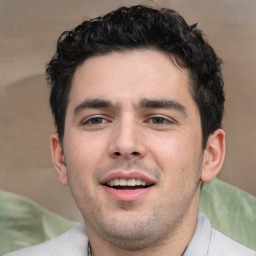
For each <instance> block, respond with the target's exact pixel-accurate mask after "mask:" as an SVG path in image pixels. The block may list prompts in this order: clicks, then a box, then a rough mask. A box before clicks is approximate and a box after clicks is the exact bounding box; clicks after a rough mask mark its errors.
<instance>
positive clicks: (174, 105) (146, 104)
mask: <svg viewBox="0 0 256 256" xmlns="http://www.w3.org/2000/svg"><path fill="white" fill-rule="evenodd" d="M138 107H139V108H140V109H161V108H162V109H174V110H176V111H179V112H181V113H182V114H183V115H186V108H185V107H184V106H183V105H181V104H180V103H178V102H177V101H175V100H170V99H147V98H144V99H142V100H140V101H139V103H138ZM90 108H94V109H97V108H98V109H99V108H114V105H113V103H111V101H109V100H104V99H97V98H96V99H86V100H84V101H83V102H81V103H80V104H79V105H77V106H76V107H75V109H74V115H77V114H78V113H79V112H80V111H82V110H84V109H90Z"/></svg>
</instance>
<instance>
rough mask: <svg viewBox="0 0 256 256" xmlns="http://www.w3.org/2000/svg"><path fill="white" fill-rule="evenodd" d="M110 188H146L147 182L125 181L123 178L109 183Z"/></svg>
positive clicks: (138, 180)
mask: <svg viewBox="0 0 256 256" xmlns="http://www.w3.org/2000/svg"><path fill="white" fill-rule="evenodd" d="M107 185H108V186H110V187H127V186H128V187H138V186H139V187H145V186H146V181H143V180H141V179H134V178H133V179H128V180H127V179H123V178H115V179H113V180H110V181H109V182H108V183H107Z"/></svg>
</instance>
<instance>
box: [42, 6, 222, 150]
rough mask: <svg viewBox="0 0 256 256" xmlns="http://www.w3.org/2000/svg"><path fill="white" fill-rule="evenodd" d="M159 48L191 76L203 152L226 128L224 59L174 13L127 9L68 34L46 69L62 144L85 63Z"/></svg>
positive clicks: (198, 32) (119, 10)
mask: <svg viewBox="0 0 256 256" xmlns="http://www.w3.org/2000/svg"><path fill="white" fill-rule="evenodd" d="M133 49H154V50H157V51H160V52H163V53H165V54H166V55H167V56H169V57H170V58H171V59H173V60H174V61H175V63H176V64H177V65H178V66H180V67H181V68H185V69H187V70H188V72H189V75H190V85H191V87H190V92H191V95H192V96H193V99H194V100H195V102H196V104H197V107H198V109H199V112H200V117H201V129H202V138H203V139H202V147H203V148H204V147H205V146H206V142H207V138H208V136H209V135H210V134H212V133H213V132H214V131H215V130H217V129H218V128H220V127H221V123H222V116H223V109H224V92H223V80H222V74H221V69H220V65H221V60H220V59H219V58H218V57H217V55H216V54H215V51H214V50H213V48H212V47H211V46H210V45H209V44H208V43H207V42H206V41H205V40H204V39H203V37H202V33H201V32H200V31H199V30H198V29H196V28H195V26H188V25H187V23H186V22H185V20H184V19H183V18H182V17H181V16H180V15H179V14H178V13H177V12H175V11H173V10H170V9H160V10H157V9H151V8H148V7H144V6H133V7H130V8H126V7H122V8H120V9H118V10H116V11H113V12H110V13H108V14H106V15H105V16H102V17H98V18H96V19H91V20H88V21H84V22H83V23H82V24H81V25H79V26H77V27H76V28H75V29H73V30H71V31H66V32H64V33H63V34H62V35H61V36H60V38H59V40H58V44H57V51H56V54H55V55H54V57H53V58H52V60H51V61H50V63H49V64H48V66H47V75H48V80H49V82H50V84H51V86H52V91H51V97H50V105H51V109H52V113H53V116H54V119H55V124H56V126H57V131H58V134H59V137H60V139H61V140H62V139H63V136H64V133H65V115H66V108H67V104H68V98H69V93H70V89H71V84H72V79H73V75H74V72H75V70H76V69H77V67H79V65H81V64H82V63H83V62H84V61H85V60H86V59H88V58H90V57H92V56H97V55H104V54H107V53H111V52H124V51H128V50H133Z"/></svg>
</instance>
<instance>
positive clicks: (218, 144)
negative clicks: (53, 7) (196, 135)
mask: <svg viewBox="0 0 256 256" xmlns="http://www.w3.org/2000/svg"><path fill="white" fill-rule="evenodd" d="M225 151H226V147H225V132H224V131H223V130H222V129H218V130H216V131H215V132H214V133H213V134H211V135H210V136H209V138H208V141H207V144H206V148H205V150H204V155H203V166H202V173H201V180H202V181H203V182H208V181H210V180H212V179H213V178H215V177H216V176H217V175H218V173H219V172H220V170H221V167H222V165H223V162H224V158H225Z"/></svg>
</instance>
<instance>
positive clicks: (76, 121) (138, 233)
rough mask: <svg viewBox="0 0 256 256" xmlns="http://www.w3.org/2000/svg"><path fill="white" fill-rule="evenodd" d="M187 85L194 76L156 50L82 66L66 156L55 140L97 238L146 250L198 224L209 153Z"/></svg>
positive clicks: (61, 166) (63, 175)
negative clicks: (204, 149)
mask: <svg viewBox="0 0 256 256" xmlns="http://www.w3.org/2000/svg"><path fill="white" fill-rule="evenodd" d="M189 86H190V85H189V74H188V72H187V71H186V70H183V69H181V68H179V67H178V66H177V65H176V64H175V63H174V62H173V61H172V60H171V59H170V58H169V57H168V56H167V55H165V54H163V53H161V52H158V51H154V50H136V51H135V50H134V51H128V52H122V53H116V52H114V53H110V54H107V55H104V56H97V57H92V58H89V59H88V60H86V61H85V62H84V63H83V64H82V65H81V66H80V67H78V68H77V70H76V72H75V74H74V77H73V81H72V89H71V92H70V95H69V103H68V106H67V112H66V121H65V134H64V139H63V150H64V153H63V155H62V151H61V147H60V143H59V141H58V139H57V137H56V138H55V140H53V142H52V144H53V146H52V148H53V151H55V153H53V155H54V154H55V157H54V158H55V162H58V163H57V164H56V163H55V165H56V168H57V170H58V172H59V175H60V181H61V183H62V184H64V185H67V184H69V185H70V187H71V191H72V194H73V196H74V198H75V201H76V203H77V205H78V207H79V209H80V210H81V212H82V214H83V217H84V221H85V224H86V228H87V232H88V233H89V236H90V235H91V236H92V237H93V236H95V237H101V238H103V239H105V240H107V241H109V242H111V243H116V244H119V245H121V246H123V247H124V248H130V247H133V249H134V248H135V247H136V248H143V247H146V246H147V243H151V244H152V243H160V241H161V239H163V238H164V237H165V238H166V237H169V236H172V235H173V234H174V233H175V232H177V230H178V229H179V227H180V225H182V223H186V222H187V223H189V218H190V217H191V216H196V213H197V206H198V196H199V184H200V175H201V166H202V161H203V152H202V148H201V145H202V136H201V125H200V116H199V111H198V108H197V106H196V104H195V102H194V101H193V99H192V96H191V94H190V92H189V91H190V89H189ZM58 150H59V154H56V152H57V151H58ZM56 155H57V156H56ZM56 159H57V160H56ZM145 237H146V238H147V239H145ZM131 242H132V243H131Z"/></svg>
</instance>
